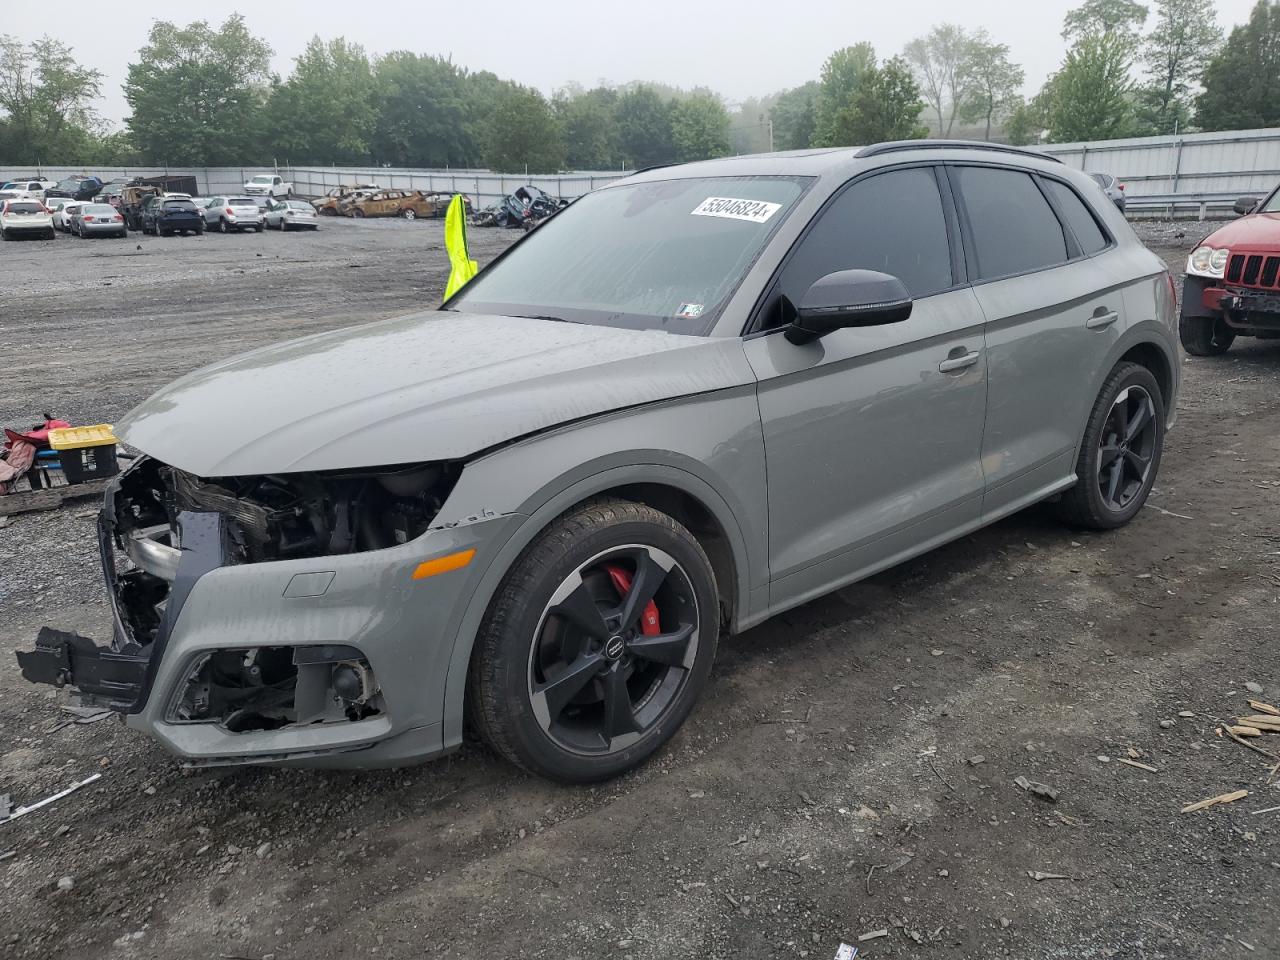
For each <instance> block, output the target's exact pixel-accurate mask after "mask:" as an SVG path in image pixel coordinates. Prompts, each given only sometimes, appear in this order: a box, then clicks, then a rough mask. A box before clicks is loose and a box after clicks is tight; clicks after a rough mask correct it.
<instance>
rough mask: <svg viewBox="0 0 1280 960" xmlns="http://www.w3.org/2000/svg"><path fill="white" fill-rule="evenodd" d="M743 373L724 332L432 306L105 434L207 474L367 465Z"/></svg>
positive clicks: (207, 371)
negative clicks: (698, 333)
mask: <svg viewBox="0 0 1280 960" xmlns="http://www.w3.org/2000/svg"><path fill="white" fill-rule="evenodd" d="M751 380H752V376H751V371H750V367H749V366H748V365H747V362H746V359H745V357H744V356H743V353H742V345H741V343H740V342H739V341H737V340H736V339H733V338H729V339H724V338H709V337H689V336H677V335H674V334H669V333H663V332H660V331H654V330H619V329H615V328H612V327H597V326H586V325H582V324H573V323H559V322H555V321H548V320H526V319H522V318H515V317H498V316H483V315H474V314H459V313H449V312H438V311H430V312H425V313H418V314H411V315H409V316H406V317H397V318H395V319H392V320H383V321H380V322H378V323H372V324H367V325H364V326H358V327H349V328H347V329H343V330H334V331H331V332H329V333H323V334H319V335H317V336H312V337H307V338H304V339H302V340H293V341H290V342H286V343H280V344H276V345H275V346H270V347H265V348H263V349H260V350H255V351H253V352H252V353H246V354H243V355H241V356H238V357H233V358H231V359H229V360H223V361H221V362H219V363H215V364H213V365H211V366H208V367H204V368H202V369H200V370H197V371H195V372H194V373H190V374H188V375H187V376H185V377H183V378H181V379H180V380H176V381H174V382H173V383H171V384H170V385H169V386H167V387H165V388H164V389H162V390H161V391H160V392H158V393H156V394H155V395H154V396H152V397H151V398H150V399H149V400H146V401H145V402H143V403H142V404H141V405H140V406H138V407H137V408H136V409H134V410H133V411H131V412H130V413H129V414H128V415H127V416H126V417H125V418H124V420H123V421H121V422H120V423H119V424H117V425H116V433H117V434H118V435H119V436H120V437H121V439H123V440H124V441H126V442H127V443H129V444H130V445H131V446H134V447H136V448H137V449H139V450H141V451H142V452H144V453H146V454H148V455H150V456H152V457H155V458H156V459H158V460H160V461H162V462H164V463H168V464H171V465H173V466H175V467H178V468H179V469H182V470H186V471H188V472H190V473H194V474H196V475H197V476H203V477H218V476H242V475H248V474H260V473H289V472H296V471H303V470H334V469H345V468H351V467H372V466H381V465H388V464H397V463H413V462H419V461H426V460H448V459H457V458H461V457H466V456H468V455H470V454H473V453H476V452H477V451H479V450H483V449H485V448H487V447H491V446H494V445H495V444H499V443H502V442H504V441H507V440H511V439H514V438H516V437H520V436H523V435H525V434H529V433H533V432H535V431H538V430H542V429H545V428H547V427H552V426H556V425H558V424H561V423H567V422H569V421H572V420H577V419H579V418H582V417H588V416H592V415H594V414H599V413H604V412H607V411H609V410H616V409H621V408H623V407H629V406H634V405H636V404H641V403H649V402H652V401H656V400H665V399H668V398H671V397H678V396H686V395H690V394H696V393H703V392H706V391H708V390H717V389H721V388H724V387H731V386H736V385H739V384H742V383H748V382H751Z"/></svg>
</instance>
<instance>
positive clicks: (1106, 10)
mask: <svg viewBox="0 0 1280 960" xmlns="http://www.w3.org/2000/svg"><path fill="white" fill-rule="evenodd" d="M1146 20H1147V8H1146V7H1145V6H1143V5H1142V4H1141V3H1138V2H1137V0H1084V3H1082V4H1080V6H1078V7H1076V8H1075V9H1074V10H1069V11H1067V15H1066V17H1064V18H1063V20H1062V39H1063V40H1078V39H1080V38H1081V37H1084V36H1088V35H1089V34H1112V35H1123V36H1124V37H1126V38H1129V39H1131V40H1132V41H1133V42H1135V43H1136V41H1137V35H1138V31H1139V30H1141V29H1142V25H1143V24H1144V23H1146Z"/></svg>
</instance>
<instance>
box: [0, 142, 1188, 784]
mask: <svg viewBox="0 0 1280 960" xmlns="http://www.w3.org/2000/svg"><path fill="white" fill-rule="evenodd" d="M1175 319H1176V318H1175V307H1174V290H1173V281H1172V277H1171V276H1170V275H1169V273H1168V271H1167V270H1166V269H1165V267H1164V265H1163V263H1162V262H1161V261H1160V260H1159V259H1158V258H1157V257H1155V255H1153V254H1152V253H1150V252H1149V251H1148V250H1146V249H1145V248H1144V247H1143V246H1142V244H1141V243H1140V242H1139V241H1138V240H1137V238H1136V237H1135V236H1134V234H1133V231H1132V230H1131V228H1130V227H1129V225H1128V224H1127V223H1126V222H1125V220H1124V218H1123V217H1122V216H1121V215H1120V213H1119V212H1118V211H1117V210H1116V209H1115V207H1114V205H1112V204H1111V203H1109V202H1108V201H1107V199H1106V198H1105V197H1104V196H1103V195H1102V193H1101V191H1099V190H1098V189H1097V188H1096V185H1095V184H1093V183H1092V181H1090V180H1089V179H1088V178H1087V177H1086V176H1085V175H1084V174H1081V173H1079V172H1076V171H1073V170H1070V169H1068V168H1067V167H1065V166H1064V165H1063V164H1061V163H1059V162H1057V161H1056V160H1053V159H1052V158H1048V157H1045V156H1043V155H1041V154H1038V153H1034V152H1027V151H1022V150H1018V149H1016V148H1002V147H997V146H994V145H981V144H972V143H965V144H961V143H952V142H947V141H934V140H930V141H921V142H909V143H901V144H882V145H879V146H875V147H868V148H864V149H861V150H856V151H855V150H853V149H829V150H816V151H807V152H801V153H796V154H783V155H772V156H758V157H737V158H733V159H726V160H718V161H708V162H704V163H695V164H690V165H686V166H678V167H667V168H663V169H654V170H649V171H645V172H642V173H639V174H636V175H634V176H632V177H630V178H628V179H625V180H620V181H617V182H614V183H612V184H610V185H608V186H606V187H603V188H601V189H599V190H597V191H595V192H593V193H589V194H587V195H586V196H585V197H583V198H582V199H580V200H578V201H577V202H575V203H574V204H573V205H571V206H569V207H566V208H565V209H564V210H562V211H561V212H560V213H558V214H557V215H556V216H554V217H552V218H550V219H549V220H547V221H546V222H545V223H544V224H543V225H542V226H541V227H539V228H538V229H537V230H535V231H532V232H530V233H528V234H525V235H524V236H523V237H521V238H520V239H519V240H518V241H517V242H516V243H514V244H512V245H511V246H510V247H509V248H508V250H507V251H506V252H505V253H504V254H503V255H502V256H500V257H499V258H498V259H497V260H495V261H494V262H493V263H491V264H489V265H488V266H487V267H486V268H485V269H484V270H482V271H481V272H480V273H479V274H478V275H476V276H475V277H474V278H473V279H472V280H471V281H470V282H468V283H467V284H466V285H465V286H463V287H462V288H461V290H460V291H459V292H457V293H456V294H455V295H454V296H453V297H452V298H450V299H449V300H447V301H446V302H445V303H444V304H443V305H442V307H441V308H440V309H439V310H434V311H428V312H423V313H418V314H414V315H410V316H406V317H399V318H395V319H390V320H384V321H380V322H377V323H371V324H367V325H364V326H359V327H353V328H347V329H339V330H334V331H332V332H328V333H323V334H319V335H316V336H312V337H307V338H305V339H302V340H297V341H293V342H288V343H281V344H278V345H275V346H270V347H266V348H264V349H261V350H257V351H255V352H252V353H249V354H245V355H243V356H240V357H235V358H232V359H228V360H224V361H222V362H219V363H215V364H213V365H212V366H209V367H206V368H204V369H202V370H197V371H196V372H194V373H191V374H189V375H187V376H185V377H183V378H182V379H180V380H178V381H176V382H174V383H173V384H171V385H170V386H168V387H166V388H164V389H163V390H161V391H160V392H159V393H157V394H156V395H155V396H153V397H152V398H151V399H149V400H147V401H145V402H144V403H143V404H142V405H141V406H139V407H138V408H137V409H135V410H134V411H133V412H131V413H130V414H129V415H127V416H126V417H125V418H124V420H123V422H120V423H118V424H117V425H116V433H117V435H119V436H120V437H121V438H122V439H123V440H124V441H126V442H127V443H128V444H130V445H131V446H132V447H134V448H135V449H136V450H138V451H140V452H141V456H140V457H139V458H138V459H137V460H135V461H134V462H133V464H132V466H130V468H129V469H128V470H126V471H125V472H124V473H123V474H121V475H120V476H119V477H117V478H115V479H114V480H113V481H112V482H111V485H110V487H109V488H108V491H107V495H106V501H105V505H104V509H103V511H102V515H101V518H100V521H99V536H98V549H99V551H100V552H101V554H102V558H103V568H104V570H105V574H106V580H107V585H108V593H109V597H110V600H111V608H112V610H113V612H114V622H113V630H114V639H113V640H112V641H111V642H110V643H101V644H99V643H97V642H95V641H94V640H92V639H89V638H87V637H83V636H80V635H77V634H72V633H67V632H59V631H57V630H55V629H51V628H46V629H45V630H43V631H42V632H41V634H40V635H39V637H38V638H37V641H36V647H35V649H34V650H32V651H29V652H23V653H20V654H19V655H18V657H19V662H20V663H21V667H22V671H23V673H24V675H25V676H26V677H27V678H28V679H29V680H33V681H38V682H46V683H61V684H70V685H72V686H74V687H76V688H78V689H79V691H80V693H81V694H82V695H83V696H84V697H85V698H86V699H88V700H92V701H94V702H97V703H105V704H107V705H108V706H110V707H111V708H113V709H115V710H118V711H120V712H121V713H124V714H125V715H126V719H127V722H128V724H129V725H130V726H131V727H133V728H135V729H138V730H142V731H145V732H147V733H149V734H151V735H153V736H154V737H156V738H158V739H159V740H160V741H161V742H162V743H163V744H164V745H165V746H167V747H168V748H169V749H170V750H172V751H174V752H175V753H177V754H179V755H180V756H182V757H183V758H185V759H186V760H187V761H189V762H190V763H194V764H227V763H268V764H314V765H320V764H323V765H327V766H347V767H367V766H376V765H383V764H395V763H405V762H409V761H416V760H422V759H426V758H430V757H434V756H437V755H439V754H441V753H444V752H446V751H449V750H452V749H455V748H456V747H458V746H459V745H460V743H461V742H462V738H463V736H464V731H466V730H470V731H474V732H475V734H476V735H478V736H480V737H483V738H485V739H486V740H487V741H488V742H489V743H490V744H492V745H493V747H494V748H495V749H496V750H497V751H499V752H500V753H501V754H503V755H504V756H506V757H508V758H510V759H511V760H512V761H514V762H515V763H518V764H520V765H521V766H523V767H525V768H527V769H529V770H532V771H535V772H537V773H539V774H542V775H544V776H548V777H553V778H557V779H560V780H566V781H590V780H599V779H602V778H605V777H610V776H613V775H616V774H618V773H620V772H621V771H623V770H626V769H629V768H631V767H633V766H635V765H636V764H638V763H640V762H641V761H642V760H644V758H646V757H647V756H649V755H650V754H652V753H653V752H654V751H655V750H657V749H658V748H659V747H660V746H661V745H662V744H663V743H664V742H666V741H667V740H668V738H670V737H671V736H672V735H673V734H674V733H675V732H676V731H677V730H678V729H679V727H680V725H681V723H682V722H683V721H684V720H685V718H686V717H688V716H689V714H690V712H691V711H692V710H693V709H694V705H695V703H696V702H697V700H698V697H699V695H700V693H701V692H702V690H703V689H704V688H705V686H706V684H707V682H708V678H709V675H710V672H711V668H712V663H713V661H714V658H715V652H716V646H717V644H718V642H719V639H720V636H721V633H722V631H723V632H726V633H730V634H732V633H736V632H739V631H742V630H745V629H746V628H748V627H750V626H752V625H754V624H758V623H760V622H761V621H763V620H765V619H766V618H768V617H771V616H773V615H775V614H778V613H781V612H782V611H785V610H787V609H789V608H791V607H794V606H796V605H798V604H801V603H804V602H805V601H807V600H809V599H812V598H815V597H818V596H821V595H822V594H824V593H827V592H829V591H831V590H834V589H837V588H839V587H841V586H843V585H845V584H848V583H851V582H853V581H856V580H858V579H861V578H864V577H867V576H869V575H870V574H872V573H875V572H877V571H879V570H882V569H885V568H886V567H889V566H891V565H893V564H896V563H898V562H900V561H902V560H905V559H907V558H909V557H911V556H914V555H917V554H920V553H923V552H925V551H927V550H929V549H932V548H933V547H935V546H937V545H939V544H942V543H945V542H946V541H948V540H952V539H954V538H957V537H961V536H964V535H966V534H968V533H971V532H972V531H974V530H976V529H977V528H979V527H981V526H983V525H985V524H988V523H992V522H994V521H996V520H998V519H1000V518H1001V517H1004V516H1007V515H1009V514H1010V513H1013V512H1014V511H1017V510H1020V509H1022V508H1024V507H1027V506H1030V505H1032V504H1035V503H1038V502H1040V501H1043V500H1046V499H1052V500H1055V501H1056V507H1055V509H1056V510H1057V511H1058V512H1059V513H1060V515H1061V516H1062V517H1063V519H1064V520H1066V521H1067V522H1069V523H1071V524H1073V525H1076V526H1082V527H1087V528H1092V529H1097V530H1107V529H1112V528H1115V527H1119V526H1121V525H1123V524H1125V523H1127V522H1128V521H1129V520H1131V519H1132V518H1133V517H1134V516H1135V515H1136V514H1137V513H1138V511H1140V510H1141V509H1142V506H1143V504H1144V503H1145V501H1146V498H1147V495H1148V494H1149V492H1150V490H1151V486H1152V484H1153V483H1154V482H1155V479H1156V475H1157V472H1158V470H1159V465H1160V457H1161V452H1162V449H1163V442H1164V435H1165V429H1166V427H1167V426H1168V425H1169V424H1170V423H1171V421H1172V417H1173V410H1174V409H1175V400H1176V395H1177V389H1178V369H1179V366H1178V362H1177V344H1176V340H1175V334H1174V324H1175ZM849 709H850V711H851V712H853V713H855V714H856V713H857V712H858V709H859V708H858V706H857V705H856V704H855V705H851V706H850V707H849Z"/></svg>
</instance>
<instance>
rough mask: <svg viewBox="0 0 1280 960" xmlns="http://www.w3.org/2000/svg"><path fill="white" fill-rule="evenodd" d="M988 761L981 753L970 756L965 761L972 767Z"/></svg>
mask: <svg viewBox="0 0 1280 960" xmlns="http://www.w3.org/2000/svg"><path fill="white" fill-rule="evenodd" d="M986 762H987V758H986V757H984V756H983V755H982V754H980V753H975V754H974V755H973V756H972V757H969V758H968V759H966V760H965V763H967V764H968V765H969V766H971V767H976V766H977V765H978V764H980V763H986Z"/></svg>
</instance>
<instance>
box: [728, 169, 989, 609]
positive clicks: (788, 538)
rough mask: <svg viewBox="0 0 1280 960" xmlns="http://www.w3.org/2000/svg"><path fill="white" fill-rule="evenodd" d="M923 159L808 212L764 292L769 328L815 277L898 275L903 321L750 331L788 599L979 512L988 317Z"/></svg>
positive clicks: (934, 538)
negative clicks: (803, 339) (854, 271)
mask: <svg viewBox="0 0 1280 960" xmlns="http://www.w3.org/2000/svg"><path fill="white" fill-rule="evenodd" d="M959 250H960V245H959V237H958V231H957V227H956V220H955V215H954V210H953V208H952V207H951V201H950V194H949V190H948V189H947V188H946V186H945V182H943V183H940V182H939V179H938V175H937V172H936V170H935V168H934V167H932V166H927V165H926V166H914V167H904V168H896V169H893V170H890V171H887V172H883V173H875V174H871V175H869V176H866V177H863V178H860V179H858V180H855V181H853V182H852V183H851V184H849V185H847V186H846V187H845V188H843V191H842V192H841V193H839V194H837V196H836V197H835V199H834V200H833V201H831V202H830V203H828V205H827V206H826V208H825V209H824V210H823V211H822V212H820V213H819V214H818V215H817V217H815V219H814V222H813V223H812V224H811V225H810V227H809V229H808V230H807V232H806V233H805V234H804V235H803V236H802V237H801V239H800V241H799V242H798V244H797V246H796V247H795V248H793V250H792V251H791V253H790V255H789V257H788V259H787V261H786V262H785V263H784V265H783V267H782V269H781V271H780V273H779V275H778V277H777V278H776V280H775V282H774V285H773V287H772V288H771V290H770V293H769V294H768V296H767V297H766V300H765V308H764V309H765V316H766V317H769V318H770V319H771V320H772V321H773V323H774V324H775V325H780V324H781V323H782V322H783V320H785V318H786V312H787V310H788V309H789V306H788V304H794V303H798V302H799V301H800V299H801V298H802V297H803V295H804V292H805V291H806V290H807V289H808V288H809V286H810V285H811V284H812V283H813V282H814V281H815V280H817V279H818V278H820V277H822V276H825V275H826V274H828V273H832V272H835V271H837V270H847V269H851V268H856V267H860V268H865V269H871V270H881V271H883V272H886V273H890V274H893V275H894V276H896V277H898V278H899V279H900V280H902V281H903V283H904V284H905V285H906V287H907V289H908V291H909V292H910V293H911V295H912V298H913V301H914V304H913V308H912V313H911V316H910V318H909V319H907V320H906V321H904V322H901V323H894V324H887V325H884V326H876V327H860V328H858V327H855V328H847V329H842V330H837V331H835V332H834V333H831V334H828V335H827V336H825V337H823V338H822V339H820V340H817V341H814V342H813V343H809V344H805V345H803V346H797V345H795V344H792V343H789V342H788V341H787V340H786V338H785V337H783V336H782V335H781V333H780V332H765V333H763V334H762V335H757V336H754V337H748V339H747V340H746V341H745V342H744V347H745V349H746V352H747V357H748V359H749V361H750V363H751V365H752V367H753V369H754V370H755V373H756V375H757V377H758V378H759V387H758V398H759V404H760V416H761V422H762V427H763V431H764V443H765V457H766V463H767V470H768V493H769V563H770V581H771V583H770V604H771V606H774V607H780V606H789V605H791V604H792V603H795V602H800V601H803V600H805V599H808V598H810V597H813V596H817V595H820V594H822V593H825V592H827V591H829V590H831V589H834V588H835V587H837V586H839V585H841V584H842V583H846V582H849V581H850V580H852V579H855V578H857V577H861V576H865V575H868V574H870V573H873V572H875V570H877V569H881V568H883V567H887V566H890V565H892V564H893V563H896V562H898V561H899V560H902V559H905V558H906V557H908V556H910V555H912V554H914V553H918V552H920V551H922V550H924V549H927V548H928V547H930V546H933V545H934V544H937V543H941V542H943V541H944V540H946V539H949V538H950V537H952V536H955V535H956V534H957V532H958V531H961V530H963V529H964V528H965V527H968V526H974V525H976V524H977V522H978V521H979V519H980V517H981V510H982V493H983V474H982V464H981V450H982V431H983V422H984V419H985V416H986V394H987V382H986V381H987V365H986V351H985V340H984V334H983V322H984V317H983V314H982V310H981V308H980V307H979V305H978V301H977V298H976V297H975V296H974V293H973V291H972V290H971V289H970V288H969V287H968V285H967V283H966V281H965V279H964V268H963V261H962V259H961V255H960V253H959Z"/></svg>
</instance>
